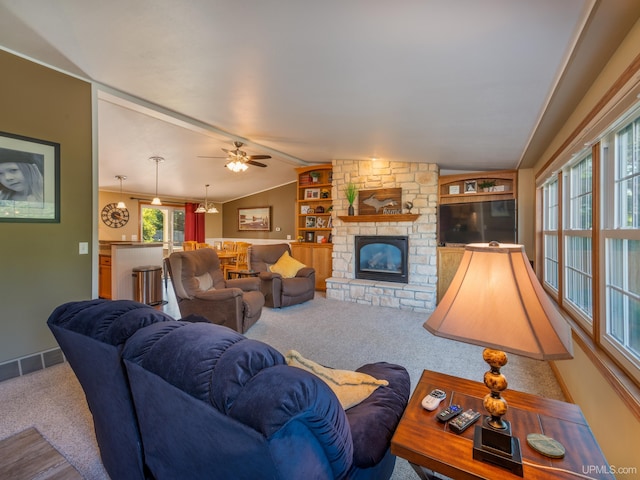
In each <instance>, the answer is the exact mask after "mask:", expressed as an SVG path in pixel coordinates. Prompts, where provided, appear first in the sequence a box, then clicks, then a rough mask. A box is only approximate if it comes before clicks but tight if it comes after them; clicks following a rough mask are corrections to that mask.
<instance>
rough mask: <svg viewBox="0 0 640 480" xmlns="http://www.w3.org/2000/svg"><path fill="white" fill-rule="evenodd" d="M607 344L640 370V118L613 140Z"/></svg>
mask: <svg viewBox="0 0 640 480" xmlns="http://www.w3.org/2000/svg"><path fill="white" fill-rule="evenodd" d="M607 141H608V144H611V145H614V149H613V151H612V152H609V151H607V154H606V155H607V157H608V158H607V159H608V161H609V163H610V165H612V166H613V167H610V168H609V169H607V170H605V173H604V177H605V181H604V183H605V187H606V188H608V192H609V195H607V196H606V197H605V204H604V205H605V211H608V212H612V213H613V214H612V215H610V216H606V217H605V220H604V222H603V224H604V225H603V236H604V245H605V247H604V249H605V279H604V300H605V302H604V303H605V306H604V314H603V317H604V321H603V323H604V325H603V331H604V338H603V345H604V346H605V348H607V350H608V351H610V352H611V353H612V354H613V356H614V357H615V358H616V359H617V360H618V361H619V362H620V363H622V364H623V365H625V366H626V367H627V368H633V367H636V368H638V367H639V366H640V267H639V265H640V118H636V119H635V120H633V121H630V122H628V123H626V124H625V125H623V126H622V128H620V129H619V130H618V131H617V132H614V133H612V134H611V135H609V137H608V138H607Z"/></svg>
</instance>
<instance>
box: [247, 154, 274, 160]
mask: <svg viewBox="0 0 640 480" xmlns="http://www.w3.org/2000/svg"><path fill="white" fill-rule="evenodd" d="M247 158H248V159H249V160H266V159H268V158H271V155H249V156H248V157H247Z"/></svg>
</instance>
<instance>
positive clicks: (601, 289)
mask: <svg viewBox="0 0 640 480" xmlns="http://www.w3.org/2000/svg"><path fill="white" fill-rule="evenodd" d="M596 154H597V155H598V157H595V155H596ZM594 158H598V161H597V162H594ZM561 172H562V174H561V175H554V176H553V178H551V179H549V180H548V181H547V182H546V183H545V184H543V185H542V186H541V194H542V195H541V199H542V207H541V212H542V219H541V220H542V222H541V225H542V232H541V233H542V237H541V240H542V242H541V244H540V245H541V248H542V252H541V254H542V256H541V258H542V259H543V261H544V262H543V268H544V271H543V276H542V278H543V285H544V287H545V289H546V290H547V291H548V292H549V294H550V295H552V296H555V298H556V299H557V300H558V303H559V304H560V305H561V306H562V308H563V309H564V310H565V311H566V312H567V313H568V314H569V315H570V316H571V317H572V318H573V319H574V320H575V321H576V322H577V323H578V324H579V325H580V326H581V327H582V329H583V330H584V331H585V332H586V333H587V334H588V335H589V336H591V338H592V339H593V341H594V343H595V344H596V345H598V346H600V347H602V349H603V350H604V351H605V352H607V354H608V355H609V356H610V357H612V358H613V359H615V361H616V363H617V364H618V365H620V366H622V367H623V368H624V370H625V371H626V372H627V373H628V374H629V375H630V376H631V377H632V378H634V379H635V382H636V383H637V384H639V385H640V107H638V106H637V105H636V107H635V111H630V112H628V113H627V114H626V116H624V117H620V118H619V119H618V121H617V123H616V124H615V125H614V126H612V127H610V130H608V131H606V132H602V136H601V139H600V141H599V143H598V144H597V145H596V148H595V149H593V150H592V149H591V148H589V151H587V152H584V153H583V154H582V155H579V156H578V157H576V159H575V160H573V161H571V162H569V163H567V164H566V165H564V166H562V167H561ZM594 179H598V184H597V185H594V184H593V181H594ZM596 187H597V188H596ZM559 192H562V193H561V194H560V193H559ZM594 212H599V215H597V216H594ZM594 219H598V222H597V223H595V221H594ZM594 231H595V232H596V235H594ZM594 242H596V243H595V244H594ZM596 295H598V298H599V300H600V301H599V302H597V303H596V302H594V299H595V298H596ZM596 305H597V308H596Z"/></svg>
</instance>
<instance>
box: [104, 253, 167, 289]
mask: <svg viewBox="0 0 640 480" xmlns="http://www.w3.org/2000/svg"><path fill="white" fill-rule="evenodd" d="M98 252H99V255H103V256H109V257H111V298H112V299H113V300H133V299H134V298H133V297H134V284H133V269H134V268H136V267H142V266H149V265H153V266H158V267H162V257H163V246H162V243H161V242H154V243H143V242H117V241H116V242H109V241H100V242H99V250H98Z"/></svg>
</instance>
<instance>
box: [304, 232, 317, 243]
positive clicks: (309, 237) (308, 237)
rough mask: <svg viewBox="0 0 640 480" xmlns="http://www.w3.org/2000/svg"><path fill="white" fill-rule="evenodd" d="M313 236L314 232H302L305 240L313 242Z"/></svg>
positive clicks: (314, 236) (314, 235)
mask: <svg viewBox="0 0 640 480" xmlns="http://www.w3.org/2000/svg"><path fill="white" fill-rule="evenodd" d="M315 238H316V233H315V232H304V241H305V242H309V243H313V242H314V239H315Z"/></svg>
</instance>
